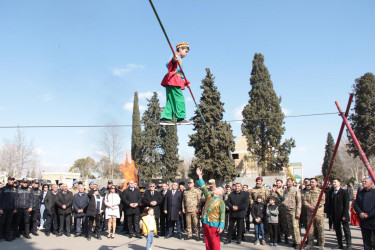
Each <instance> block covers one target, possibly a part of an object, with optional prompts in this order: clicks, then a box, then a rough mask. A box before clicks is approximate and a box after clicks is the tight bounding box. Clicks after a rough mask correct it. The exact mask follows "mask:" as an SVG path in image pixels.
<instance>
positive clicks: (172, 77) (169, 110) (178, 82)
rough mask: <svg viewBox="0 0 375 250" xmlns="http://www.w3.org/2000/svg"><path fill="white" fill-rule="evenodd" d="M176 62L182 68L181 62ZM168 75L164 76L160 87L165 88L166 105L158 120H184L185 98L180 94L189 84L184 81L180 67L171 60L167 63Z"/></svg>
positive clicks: (179, 59)
mask: <svg viewBox="0 0 375 250" xmlns="http://www.w3.org/2000/svg"><path fill="white" fill-rule="evenodd" d="M178 61H179V63H180V65H181V67H182V64H181V63H182V60H181V58H178ZM167 68H168V73H167V74H166V75H165V76H164V78H163V81H162V82H161V86H163V87H165V91H166V96H167V103H166V104H165V107H164V109H163V112H162V113H161V116H160V119H167V120H172V119H173V117H174V118H175V119H176V120H179V119H185V117H186V110H185V98H184V95H183V94H182V90H184V89H185V86H187V85H188V84H190V82H189V81H186V80H185V78H184V76H183V74H182V72H181V69H180V67H179V66H178V64H177V62H174V61H173V59H171V60H170V61H169V62H168V63H167Z"/></svg>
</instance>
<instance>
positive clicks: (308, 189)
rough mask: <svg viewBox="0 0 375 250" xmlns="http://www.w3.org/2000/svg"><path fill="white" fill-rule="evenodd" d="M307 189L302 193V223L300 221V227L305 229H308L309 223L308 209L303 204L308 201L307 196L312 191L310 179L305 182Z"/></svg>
mask: <svg viewBox="0 0 375 250" xmlns="http://www.w3.org/2000/svg"><path fill="white" fill-rule="evenodd" d="M304 184H305V188H304V189H303V190H302V191H301V198H302V210H301V221H300V227H303V228H305V229H307V226H308V224H307V223H308V221H307V207H306V206H305V205H304V204H303V203H304V201H305V199H306V194H307V193H308V192H309V191H310V189H311V185H310V179H309V178H305V181H304Z"/></svg>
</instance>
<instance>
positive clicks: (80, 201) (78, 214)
mask: <svg viewBox="0 0 375 250" xmlns="http://www.w3.org/2000/svg"><path fill="white" fill-rule="evenodd" d="M84 191H85V188H84V187H83V185H79V186H78V193H76V194H75V195H74V197H73V207H74V218H75V219H76V235H75V236H76V237H78V236H81V234H82V226H83V231H86V211H87V206H88V205H89V202H90V200H89V197H88V195H87V194H86V193H84Z"/></svg>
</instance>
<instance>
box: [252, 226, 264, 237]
mask: <svg viewBox="0 0 375 250" xmlns="http://www.w3.org/2000/svg"><path fill="white" fill-rule="evenodd" d="M254 227H255V239H256V240H258V241H259V233H260V234H261V235H262V240H264V227H263V222H261V223H260V224H257V223H254ZM259 231H260V232H259Z"/></svg>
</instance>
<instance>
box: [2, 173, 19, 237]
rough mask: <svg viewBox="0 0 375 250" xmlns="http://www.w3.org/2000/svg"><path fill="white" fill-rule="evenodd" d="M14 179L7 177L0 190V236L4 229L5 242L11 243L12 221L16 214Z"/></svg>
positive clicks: (12, 233) (12, 234)
mask: <svg viewBox="0 0 375 250" xmlns="http://www.w3.org/2000/svg"><path fill="white" fill-rule="evenodd" d="M14 180H15V179H14V178H13V177H10V176H9V177H8V183H7V184H6V185H5V187H3V188H2V189H0V215H2V221H1V224H0V234H2V232H1V231H2V229H5V233H3V234H5V240H7V241H12V240H13V239H14V238H13V236H14V226H13V225H14V221H15V214H16V212H17V211H16V194H17V189H16V188H15V187H14Z"/></svg>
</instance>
